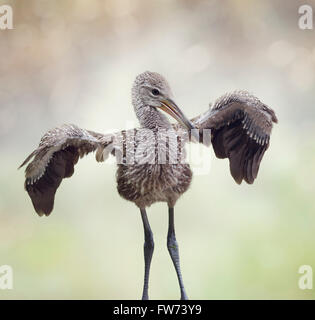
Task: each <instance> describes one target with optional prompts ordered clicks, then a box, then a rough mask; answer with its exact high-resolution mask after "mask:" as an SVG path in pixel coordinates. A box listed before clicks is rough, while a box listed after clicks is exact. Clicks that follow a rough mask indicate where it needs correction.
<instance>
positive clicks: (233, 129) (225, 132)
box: [192, 91, 278, 184]
mask: <svg viewBox="0 0 315 320" xmlns="http://www.w3.org/2000/svg"><path fill="white" fill-rule="evenodd" d="M192 122H193V123H194V125H195V126H196V127H197V128H199V129H201V130H204V129H210V130H211V142H212V146H213V149H214V152H215V155H216V157H218V158H220V159H224V158H228V159H229V162H230V172H231V175H232V177H233V178H234V180H235V181H236V182H237V183H238V184H240V183H241V182H242V181H243V180H245V181H246V182H247V183H249V184H252V183H253V182H254V180H255V179H256V178H257V174H258V171H259V166H260V162H261V160H262V157H263V155H264V153H265V151H266V150H267V149H268V147H269V141H270V135H271V131H272V127H273V123H277V122H278V120H277V117H276V115H275V112H274V111H273V110H272V109H271V108H269V107H268V106H267V105H265V104H264V103H262V102H261V101H260V100H259V99H258V98H256V97H255V96H253V95H251V94H249V93H248V92H246V91H236V92H233V93H229V94H226V95H224V96H222V97H220V98H219V99H217V100H216V102H215V103H214V105H213V107H212V108H211V109H209V110H208V111H206V112H205V113H204V114H202V115H200V116H199V117H196V118H194V119H192Z"/></svg>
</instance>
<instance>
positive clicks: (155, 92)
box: [151, 89, 160, 96]
mask: <svg viewBox="0 0 315 320" xmlns="http://www.w3.org/2000/svg"><path fill="white" fill-rule="evenodd" d="M151 92H152V94H153V95H154V96H158V95H159V94H160V91H159V90H158V89H152V91H151Z"/></svg>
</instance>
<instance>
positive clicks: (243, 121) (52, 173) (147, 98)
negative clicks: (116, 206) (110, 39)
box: [22, 72, 277, 299]
mask: <svg viewBox="0 0 315 320" xmlns="http://www.w3.org/2000/svg"><path fill="white" fill-rule="evenodd" d="M171 96H172V93H171V90H170V87H169V85H168V83H167V81H166V80H165V79H164V78H163V77H162V76H161V75H159V74H157V73H153V72H145V73H142V74H140V75H139V76H138V77H137V78H136V80H135V83H134V86H133V88H132V103H133V106H134V109H135V113H136V115H137V118H138V120H139V123H140V127H139V128H136V129H132V130H127V131H126V130H123V131H120V132H116V133H113V134H105V135H103V134H100V133H95V132H93V131H88V130H84V129H80V128H79V127H77V126H75V125H63V126H61V127H59V128H55V129H53V130H50V131H48V132H47V133H46V134H45V135H44V136H43V138H42V139H41V142H40V144H39V147H38V148H37V149H36V150H35V151H34V152H32V153H31V154H30V156H29V157H28V158H27V159H26V160H25V161H24V162H23V164H22V165H25V164H26V163H27V162H29V161H30V160H31V159H32V158H33V157H34V159H33V160H32V161H31V162H30V164H29V165H28V166H27V168H26V180H25V189H26V191H27V192H28V194H29V196H30V197H31V199H32V202H33V205H34V208H35V210H36V212H37V213H38V214H39V215H43V214H45V215H49V214H50V213H51V211H52V209H53V205H54V198H55V193H56V190H57V188H58V187H59V185H60V183H61V181H62V179H63V178H67V177H70V176H71V175H72V174H73V172H74V165H75V164H76V163H77V161H78V159H79V157H82V156H84V155H85V154H87V153H89V152H92V151H96V160H97V161H99V162H101V161H104V160H106V158H107V157H108V155H109V154H112V155H114V156H115V157H116V161H117V166H118V167H117V173H116V180H117V190H118V193H119V194H120V195H121V196H122V197H123V198H124V199H126V200H129V201H132V202H133V203H135V204H136V206H137V207H138V208H140V211H141V217H142V221H143V226H144V234H145V245H144V256H145V280H144V287H143V295H142V298H143V299H148V279H149V270H150V264H151V258H152V254H153V248H154V242H153V234H152V231H151V228H150V225H149V221H148V218H147V215H146V211H145V209H146V208H147V207H149V206H150V205H152V204H153V203H155V202H166V203H167V204H168V207H169V230H168V237H167V245H168V250H169V252H170V255H171V258H172V260H173V263H174V266H175V269H176V273H177V276H178V280H179V284H180V289H181V298H182V299H187V295H186V292H185V289H184V285H183V280H182V276H181V272H180V267H179V253H178V245H177V242H176V238H175V228H174V206H175V203H176V201H177V200H178V199H179V197H180V196H181V195H182V194H183V193H184V192H185V191H186V190H187V189H188V188H189V185H190V183H191V179H192V171H191V169H190V166H189V164H188V163H186V152H185V145H186V144H187V143H189V142H190V141H195V142H201V143H203V144H204V145H205V146H209V145H210V143H212V145H213V148H214V151H215V154H216V156H217V157H218V158H228V159H229V161H230V171H231V174H232V176H233V178H234V180H235V181H236V182H237V183H239V184H240V183H241V182H242V180H245V181H246V182H247V183H250V184H251V183H253V182H254V180H255V179H256V177H257V174H258V170H259V165H260V162H261V159H262V157H263V155H264V153H265V151H266V150H267V148H268V146H269V139H270V134H271V130H272V122H277V118H276V116H275V113H274V111H273V110H272V109H270V108H269V107H267V106H266V105H265V104H263V103H262V102H261V101H260V100H259V99H257V98H256V97H254V96H253V95H250V94H249V93H247V92H245V91H238V92H233V93H231V94H226V95H224V96H222V97H221V98H219V99H218V100H217V101H216V102H215V103H214V105H213V107H212V108H211V109H209V110H207V111H206V112H205V113H204V114H202V115H200V116H198V117H196V118H194V119H192V120H188V119H187V118H186V117H185V116H184V114H183V113H182V111H181V110H180V109H179V108H178V106H177V105H176V104H175V103H174V101H173V100H172V99H171ZM159 109H160V110H163V111H165V112H167V113H169V114H170V115H171V116H172V117H174V118H175V119H176V120H177V121H178V123H176V124H171V123H170V122H169V120H168V119H167V118H166V116H165V115H164V114H163V113H161V112H160V110H159ZM194 129H198V130H199V132H198V133H196V132H195V130H194ZM199 138H200V140H199ZM198 140H199V141H198Z"/></svg>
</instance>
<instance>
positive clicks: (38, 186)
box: [20, 125, 113, 216]
mask: <svg viewBox="0 0 315 320" xmlns="http://www.w3.org/2000/svg"><path fill="white" fill-rule="evenodd" d="M112 142H113V136H112V135H102V134H99V133H95V132H92V131H87V130H84V129H80V128H79V127H77V126H75V125H63V126H61V127H59V128H55V129H52V130H50V131H48V132H47V133H46V134H45V135H44V136H43V137H42V139H41V141H40V143H39V146H38V148H37V149H36V150H35V151H33V152H32V153H31V154H30V155H29V156H28V157H27V158H26V160H25V161H24V162H23V163H22V164H21V166H20V167H22V166H24V165H25V164H27V163H28V162H29V161H30V160H31V159H32V158H33V157H34V159H33V161H31V162H30V163H29V164H28V166H27V167H26V170H25V177H26V180H25V190H26V191H27V192H28V194H29V196H30V198H31V200H32V203H33V206H34V208H35V210H36V212H37V213H38V214H39V215H40V216H42V215H43V214H45V215H46V216H48V215H49V214H50V213H51V211H52V210H53V207H54V199H55V193H56V190H57V188H58V187H59V185H60V183H61V181H62V179H63V178H68V177H71V176H72V174H73V172H74V165H75V164H76V163H77V162H78V159H79V157H80V158H82V157H83V156H84V155H86V154H88V153H90V152H92V151H95V150H97V149H98V153H100V154H102V151H103V150H104V148H105V147H107V146H108V145H109V144H110V143H112ZM100 160H102V159H100Z"/></svg>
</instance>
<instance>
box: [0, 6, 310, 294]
mask: <svg viewBox="0 0 315 320" xmlns="http://www.w3.org/2000/svg"><path fill="white" fill-rule="evenodd" d="M304 3H305V2H304V1H285V0H282V1H279V0H276V1H275V0H272V1H271V0H268V1H249V0H248V1H236V0H235V1H232V0H230V1H224V2H223V1H219V0H217V1H199V0H198V1H188V0H187V1H179V0H177V1H156V2H149V1H140V0H132V1H131V0H119V1H117V0H115V1H114V0H112V1H102V0H89V1H85V0H71V1H70V0H62V1H61V0H60V1H53V0H49V1H44V0H41V1H34V0H27V1H26V0H23V1H22V0H17V1H10V0H6V1H0V4H10V5H12V8H13V11H14V21H13V23H14V29H13V30H5V31H3V30H0V53H1V60H0V100H1V104H0V150H1V170H0V265H3V264H8V265H11V266H12V267H13V271H14V289H13V290H6V291H4V290H0V299H10V298H15V299H35V298H37V299H72V298H79V299H138V298H140V297H141V291H142V283H143V264H144V263H143V230H142V223H141V218H140V214H139V212H138V210H137V208H136V207H135V206H134V205H133V204H132V203H129V202H126V201H124V200H122V199H121V198H120V197H119V195H118V194H117V192H116V182H115V165H114V164H113V162H109V163H102V164H99V163H96V162H95V159H94V156H93V155H90V156H88V157H86V158H84V159H82V160H81V161H80V162H79V163H78V164H77V166H76V171H75V174H74V176H73V177H72V178H71V179H66V180H64V182H63V183H62V185H61V187H60V188H59V190H58V192H57V196H56V202H55V209H54V211H53V213H52V214H51V216H50V217H48V218H47V217H42V218H40V217H38V216H37V215H36V213H35V211H34V210H33V207H32V204H31V202H30V199H29V198H28V196H27V194H26V193H25V191H24V190H23V183H24V179H23V171H22V170H19V171H18V170H17V167H18V165H20V163H21V162H22V161H23V160H24V158H25V157H26V155H28V154H29V153H30V152H31V151H32V150H33V149H34V148H35V147H36V146H37V143H38V142H39V139H40V137H41V136H42V135H43V134H44V132H45V131H47V130H48V129H50V128H53V127H55V126H57V125H60V124H62V123H75V124H77V125H79V126H80V127H82V128H87V129H91V130H95V131H99V132H107V131H113V130H115V131H116V130H120V129H122V128H126V127H133V126H136V125H137V123H136V118H135V115H134V113H133V108H132V107H131V101H130V90H131V85H132V82H133V80H134V78H135V76H136V75H137V74H138V73H140V72H143V71H145V70H150V71H157V72H159V73H161V74H163V75H164V76H165V77H166V78H167V79H168V80H169V82H170V84H171V86H172V89H173V92H174V96H175V100H176V102H177V104H178V105H179V106H181V108H182V109H183V110H184V112H185V113H186V114H187V116H189V117H193V116H195V115H197V114H199V113H201V112H203V111H204V110H206V109H207V108H208V104H209V102H211V101H214V100H215V99H216V98H217V97H218V96H220V95H221V94H223V93H224V92H227V91H231V90H234V89H247V90H249V91H250V92H252V93H254V94H255V95H257V96H258V97H259V98H260V99H261V100H262V101H264V102H265V103H266V104H268V105H270V106H271V107H272V108H274V110H275V111H276V113H277V116H278V118H279V125H276V126H275V128H274V131H273V134H272V139H271V146H270V148H269V150H268V152H267V153H266V155H265V157H264V159H263V161H262V165H261V169H260V172H259V175H258V179H257V180H256V182H255V184H254V185H252V186H248V185H245V184H242V185H241V186H238V185H236V183H235V182H234V181H233V179H232V177H231V176H230V173H229V169H228V162H227V161H226V160H219V159H215V157H214V155H213V152H212V150H210V149H205V150H206V155H207V157H208V160H209V164H211V170H210V173H207V174H200V175H196V176H195V177H194V179H193V183H192V187H191V189H190V190H189V191H188V192H187V193H186V194H185V195H184V196H183V197H182V198H181V200H180V201H179V202H178V204H177V205H176V208H175V214H176V232H177V239H178V242H179V246H180V254H181V264H182V271H183V277H184V282H185V285H186V289H187V292H188V296H189V297H190V298H192V299H314V298H315V289H313V290H300V289H299V288H298V279H299V276H300V275H299V274H298V268H299V267H300V266H301V265H305V264H306V265H311V266H312V267H313V268H315V256H314V253H315V251H314V249H315V248H314V246H315V232H314V230H315V228H314V225H315V214H314V212H315V204H314V196H315V179H314V178H315V177H314V172H315V161H314V160H315V144H314V140H315V126H314V124H315V108H314V89H315V72H314V71H315V41H314V40H315V30H300V29H299V28H298V18H299V14H298V7H299V5H301V4H304ZM307 3H308V4H310V5H313V10H315V2H314V1H310V0H308V1H307ZM148 214H149V218H150V221H151V226H152V229H153V231H154V235H155V244H156V245H155V252H154V256H153V261H152V269H151V279H150V297H151V298H152V299H177V298H179V290H178V285H177V280H176V275H175V271H174V269H173V266H172V262H171V259H170V258H169V255H168V252H167V248H166V234H167V208H166V205H165V204H156V205H153V206H152V207H151V208H149V210H148Z"/></svg>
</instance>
